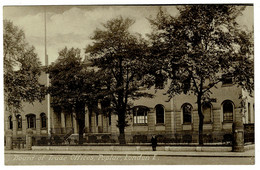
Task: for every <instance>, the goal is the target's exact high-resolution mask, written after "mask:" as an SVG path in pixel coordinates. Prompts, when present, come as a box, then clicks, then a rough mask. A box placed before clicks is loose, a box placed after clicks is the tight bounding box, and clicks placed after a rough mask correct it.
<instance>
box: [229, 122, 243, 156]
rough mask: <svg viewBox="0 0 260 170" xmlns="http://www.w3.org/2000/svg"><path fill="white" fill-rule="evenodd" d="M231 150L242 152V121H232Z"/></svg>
mask: <svg viewBox="0 0 260 170" xmlns="http://www.w3.org/2000/svg"><path fill="white" fill-rule="evenodd" d="M232 130H233V144H232V151H233V152H244V125H243V123H242V122H234V123H233V127H232Z"/></svg>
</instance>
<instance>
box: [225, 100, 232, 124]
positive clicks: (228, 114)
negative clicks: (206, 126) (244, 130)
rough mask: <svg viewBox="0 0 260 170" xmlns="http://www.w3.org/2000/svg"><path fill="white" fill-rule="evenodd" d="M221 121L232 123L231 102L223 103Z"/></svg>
mask: <svg viewBox="0 0 260 170" xmlns="http://www.w3.org/2000/svg"><path fill="white" fill-rule="evenodd" d="M223 121H224V122H233V104H232V102H231V101H225V102H224V103H223Z"/></svg>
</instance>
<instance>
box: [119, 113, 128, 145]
mask: <svg viewBox="0 0 260 170" xmlns="http://www.w3.org/2000/svg"><path fill="white" fill-rule="evenodd" d="M118 128H119V136H118V141H119V144H126V141H125V113H122V112H121V113H120V114H118Z"/></svg>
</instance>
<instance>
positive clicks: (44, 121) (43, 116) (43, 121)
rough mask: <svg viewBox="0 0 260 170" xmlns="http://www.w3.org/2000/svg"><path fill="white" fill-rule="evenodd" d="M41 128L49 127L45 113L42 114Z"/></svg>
mask: <svg viewBox="0 0 260 170" xmlns="http://www.w3.org/2000/svg"><path fill="white" fill-rule="evenodd" d="M40 116H41V127H42V128H46V126H47V123H46V119H47V118H46V114H45V113H41V115H40Z"/></svg>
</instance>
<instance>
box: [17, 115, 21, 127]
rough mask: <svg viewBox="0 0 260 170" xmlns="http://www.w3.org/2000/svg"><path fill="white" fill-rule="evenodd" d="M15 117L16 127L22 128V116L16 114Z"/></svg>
mask: <svg viewBox="0 0 260 170" xmlns="http://www.w3.org/2000/svg"><path fill="white" fill-rule="evenodd" d="M16 119H17V128H18V129H22V116H21V115H19V114H18V115H17V116H16Z"/></svg>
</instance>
